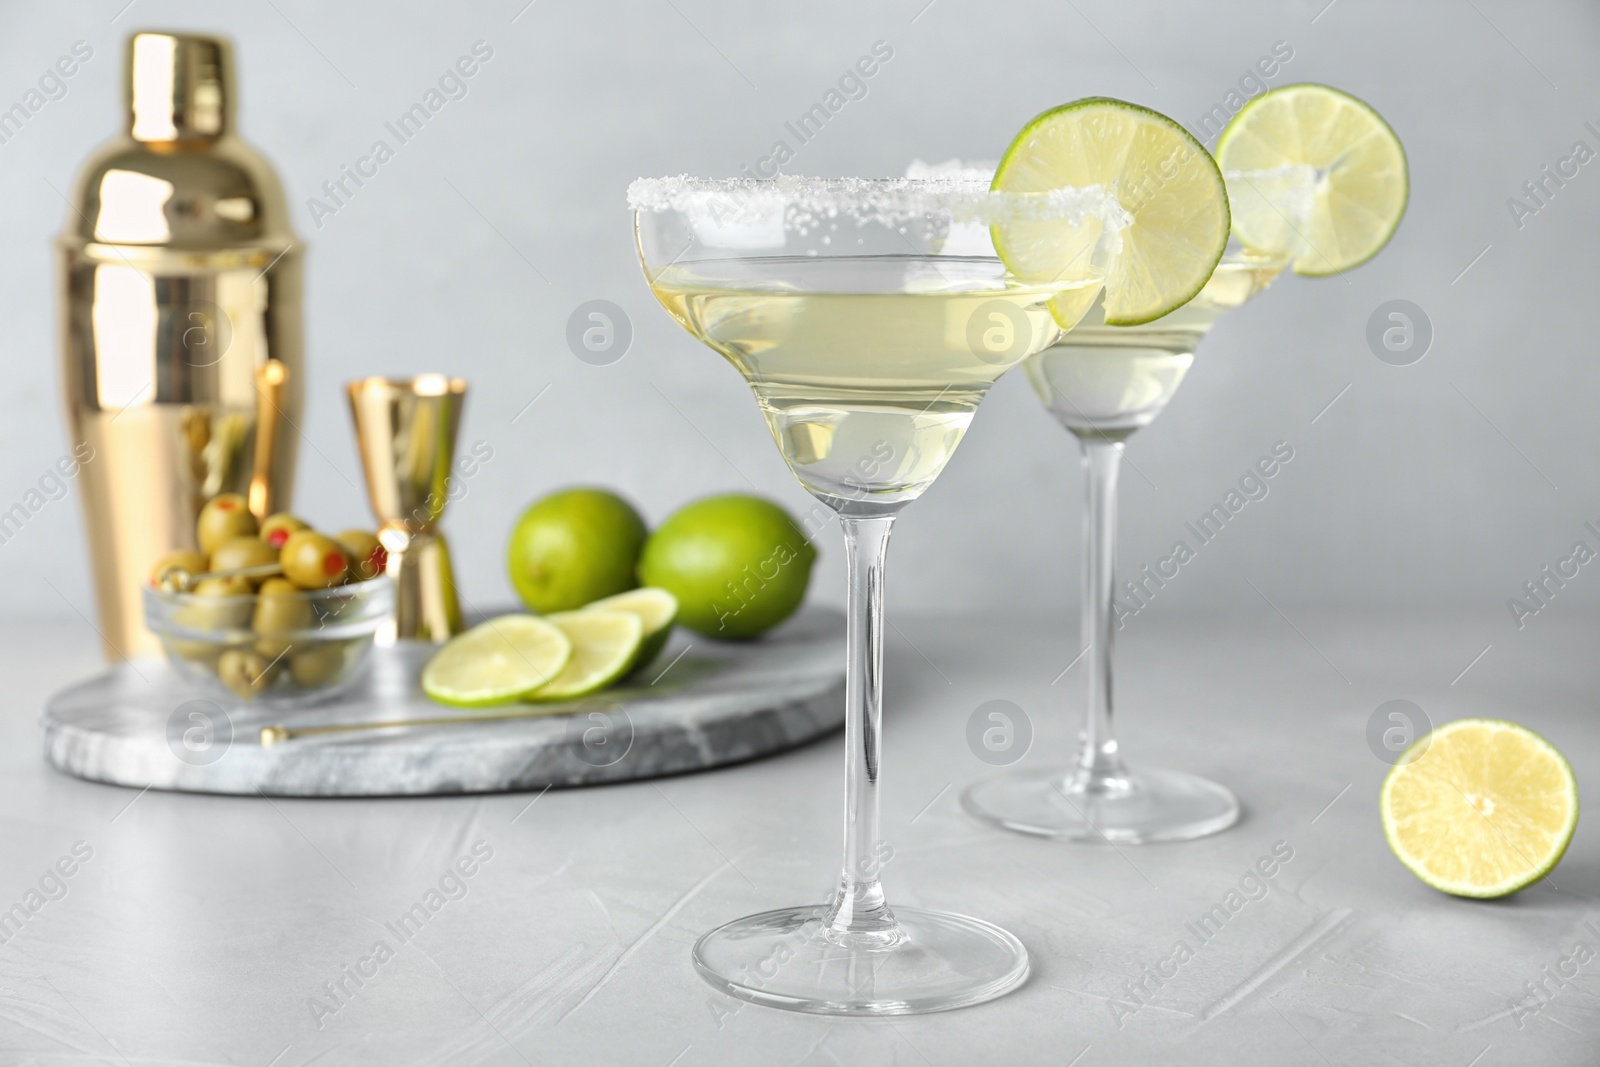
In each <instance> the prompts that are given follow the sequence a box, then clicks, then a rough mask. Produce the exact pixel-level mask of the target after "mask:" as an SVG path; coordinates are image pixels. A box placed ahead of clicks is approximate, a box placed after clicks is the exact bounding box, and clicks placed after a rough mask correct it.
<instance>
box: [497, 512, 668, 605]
mask: <svg viewBox="0 0 1600 1067" xmlns="http://www.w3.org/2000/svg"><path fill="white" fill-rule="evenodd" d="M648 532H649V531H648V530H647V529H646V528H645V524H644V519H642V518H640V517H639V513H638V512H637V511H635V510H634V509H633V505H632V504H629V503H628V502H627V501H626V500H624V499H622V498H621V497H620V496H618V495H617V494H615V493H612V492H608V491H607V490H604V489H589V488H579V489H563V490H561V491H560V492H558V493H551V494H550V495H549V496H547V497H545V498H543V499H542V500H537V501H535V502H534V503H533V505H532V506H531V507H529V508H528V510H527V511H524V512H523V513H522V518H520V519H518V520H517V525H516V526H515V527H513V528H512V530H511V543H510V544H509V545H508V546H507V549H506V565H507V567H508V568H509V569H510V571H511V584H512V586H514V587H515V588H516V590H517V595H518V596H519V597H521V598H522V602H523V603H524V604H526V605H527V606H528V610H530V611H535V612H538V613H539V614H541V615H545V614H549V613H550V612H552V611H575V610H577V609H578V608H581V607H583V606H584V605H585V604H588V603H590V602H591V601H595V600H599V599H600V598H601V597H608V596H613V595H615V594H617V593H623V592H626V591H628V590H629V589H632V588H634V587H635V586H637V585H638V584H639V579H638V576H637V569H638V563H639V551H640V549H641V548H643V547H644V540H645V535H646V534H647V533H648Z"/></svg>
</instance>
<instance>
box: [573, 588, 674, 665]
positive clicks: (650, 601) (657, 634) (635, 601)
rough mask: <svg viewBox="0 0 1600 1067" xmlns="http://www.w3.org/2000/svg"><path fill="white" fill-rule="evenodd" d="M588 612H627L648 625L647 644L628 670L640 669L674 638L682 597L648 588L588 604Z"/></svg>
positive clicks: (642, 645)
mask: <svg viewBox="0 0 1600 1067" xmlns="http://www.w3.org/2000/svg"><path fill="white" fill-rule="evenodd" d="M583 610H584V611H626V612H631V613H632V614H634V615H637V616H639V621H640V622H641V623H643V624H644V641H643V643H642V644H640V645H639V653H638V655H637V656H635V657H634V661H633V664H632V665H631V666H630V667H629V668H628V669H629V670H630V671H631V670H637V669H638V668H640V667H643V666H644V665H645V664H647V663H649V662H650V661H651V660H653V659H655V658H656V656H658V655H660V654H661V650H662V649H663V648H665V647H666V645H667V638H668V637H670V636H671V635H672V624H673V623H674V622H676V621H677V619H678V598H677V597H675V596H673V595H672V594H671V593H669V592H667V591H666V590H665V589H656V588H653V587H651V586H645V587H644V588H643V589H630V590H629V591H628V592H626V593H618V594H617V595H616V596H608V597H606V598H605V599H604V600H596V601H595V602H594V603H593V604H589V605H586V606H585V607H584V609H583Z"/></svg>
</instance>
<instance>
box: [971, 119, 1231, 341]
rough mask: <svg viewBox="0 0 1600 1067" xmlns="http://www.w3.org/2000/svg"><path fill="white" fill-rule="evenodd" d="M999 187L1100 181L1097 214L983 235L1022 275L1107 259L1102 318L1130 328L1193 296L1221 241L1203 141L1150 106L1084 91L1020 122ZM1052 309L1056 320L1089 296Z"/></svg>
mask: <svg viewBox="0 0 1600 1067" xmlns="http://www.w3.org/2000/svg"><path fill="white" fill-rule="evenodd" d="M993 188H994V189H996V190H997V191H1000V192H1005V193H1048V192H1052V191H1056V190H1061V189H1064V188H1074V189H1080V190H1086V189H1091V188H1098V189H1099V190H1101V191H1102V192H1103V193H1104V194H1106V195H1107V196H1108V197H1109V198H1110V200H1109V203H1108V208H1107V209H1106V210H1104V211H1102V212H1101V216H1100V218H1099V220H1098V221H1097V222H1091V223H1089V224H1083V223H1074V222H1072V221H1070V220H1065V219H1050V218H1033V219H1029V218H1014V219H1009V220H1007V221H1004V222H997V223H995V224H994V225H993V226H992V227H991V228H990V232H991V234H992V236H993V237H994V245H995V250H996V251H997V252H998V253H999V254H1000V259H1001V261H1002V262H1004V263H1005V265H1006V267H1007V269H1008V270H1010V271H1011V272H1012V273H1013V274H1015V275H1017V276H1018V277H1019V278H1023V279H1025V280H1028V281H1040V280H1060V279H1063V278H1081V277H1085V276H1087V275H1088V274H1089V273H1090V272H1092V270H1093V269H1095V267H1096V264H1095V263H1094V262H1093V261H1094V260H1095V259H1096V258H1097V257H1101V256H1104V257H1106V258H1108V262H1106V263H1105V264H1104V268H1105V272H1106V273H1105V313H1106V322H1107V323H1108V324H1109V325H1112V326H1136V325H1138V324H1139V323H1142V322H1149V321H1151V320H1152V319H1158V318H1160V317H1161V316H1163V315H1165V314H1167V313H1168V312H1170V311H1174V310H1176V309H1177V308H1179V307H1182V306H1183V305H1184V304H1186V303H1188V302H1189V300H1190V299H1192V298H1193V297H1194V296H1195V294H1196V293H1198V292H1200V290H1201V289H1202V288H1204V287H1205V284H1206V281H1207V280H1208V279H1209V278H1210V277H1211V272H1212V270H1214V269H1215V268H1216V265H1217V261H1218V260H1219V259H1221V258H1222V253H1223V250H1224V249H1225V248H1227V245H1228V196H1227V192H1226V189H1225V187H1224V185H1223V181H1222V172H1221V171H1219V170H1218V169H1217V165H1216V163H1215V161H1213V160H1212V158H1211V156H1210V155H1208V154H1207V153H1206V150H1205V148H1204V147H1203V146H1202V145H1201V144H1200V142H1199V141H1197V140H1195V139H1194V138H1193V137H1192V136H1190V134H1189V133H1188V131H1186V130H1185V129H1184V128H1183V127H1182V126H1180V125H1178V124H1177V123H1176V122H1174V121H1173V120H1171V119H1169V118H1167V117H1166V116H1165V115H1162V114H1160V113H1158V112H1155V111H1151V110H1150V109H1148V108H1143V107H1139V106H1138V105H1136V104H1127V103H1123V102H1122V101H1121V100H1110V99H1107V98H1105V97H1090V98H1088V99H1086V100H1079V101H1077V102H1076V103H1071V104H1065V105H1063V106H1061V107H1058V108H1054V109H1052V110H1050V111H1046V112H1045V113H1044V114H1042V115H1040V116H1039V117H1038V118H1036V119H1034V120H1033V121H1032V122H1030V123H1028V124H1027V125H1026V126H1024V127H1023V129H1022V132H1021V133H1019V134H1017V137H1016V140H1014V141H1012V142H1011V147H1010V148H1008V149H1006V154H1005V156H1004V157H1003V158H1002V159H1001V160H1000V166H999V168H998V169H997V170H996V171H995V176H994V186H993ZM1058 302H1059V303H1060V304H1061V306H1059V307H1057V306H1054V305H1053V306H1052V310H1053V311H1054V312H1055V314H1056V316H1057V319H1058V320H1062V325H1064V326H1065V325H1069V320H1070V323H1075V322H1076V319H1077V318H1081V317H1082V314H1083V312H1085V311H1087V310H1088V308H1089V305H1090V304H1092V303H1093V301H1092V300H1087V301H1085V300H1084V299H1082V294H1076V295H1074V296H1071V297H1068V299H1066V300H1065V301H1059V300H1058Z"/></svg>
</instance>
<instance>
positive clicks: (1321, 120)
mask: <svg viewBox="0 0 1600 1067" xmlns="http://www.w3.org/2000/svg"><path fill="white" fill-rule="evenodd" d="M1217 161H1218V162H1219V163H1221V164H1222V169H1223V171H1224V173H1226V174H1227V176H1228V194H1229V196H1230V197H1231V198H1232V201H1233V232H1234V233H1235V234H1236V235H1237V236H1238V238H1239V241H1240V243H1242V244H1243V245H1244V246H1245V247H1246V248H1250V249H1254V250H1255V251H1257V252H1265V253H1267V254H1268V255H1293V256H1294V272H1295V273H1296V274H1312V275H1322V274H1338V273H1339V272H1340V271H1346V270H1349V269H1350V268H1351V267H1355V266H1359V265H1360V264H1362V263H1365V262H1366V261H1367V260H1369V259H1371V258H1372V257H1373V256H1374V255H1376V254H1377V252H1378V250H1379V249H1380V248H1382V247H1383V246H1384V245H1386V244H1388V243H1389V238H1390V237H1392V236H1394V231H1395V229H1396V228H1397V227H1398V226H1399V225H1400V219H1401V217H1402V216H1404V215H1405V213H1406V196H1407V194H1408V192H1409V189H1410V184H1409V180H1408V177H1407V173H1406V151H1405V149H1404V148H1402V147H1401V145H1400V138H1398V137H1396V136H1395V133H1394V130H1392V129H1390V128H1389V124H1388V123H1387V122H1384V121H1383V117H1382V116H1380V115H1379V114H1378V113H1377V112H1376V111H1374V110H1372V108H1370V107H1368V106H1367V105H1366V104H1364V103H1362V102H1361V101H1360V100H1357V99H1356V98H1355V97H1353V96H1351V95H1350V94H1349V93H1342V92H1340V91H1339V90H1337V89H1330V88H1328V87H1327V86H1326V85H1285V86H1284V87H1283V88H1281V89H1274V90H1272V91H1271V92H1268V93H1263V94H1261V95H1260V96H1258V97H1256V98H1255V99H1254V100H1252V101H1250V102H1249V103H1248V104H1246V105H1245V106H1244V108H1243V110H1241V111H1240V112H1239V113H1238V114H1237V115H1235V116H1234V117H1233V121H1232V122H1230V123H1228V126H1227V128H1226V129H1224V130H1223V131H1222V136H1221V137H1220V138H1218V140H1217Z"/></svg>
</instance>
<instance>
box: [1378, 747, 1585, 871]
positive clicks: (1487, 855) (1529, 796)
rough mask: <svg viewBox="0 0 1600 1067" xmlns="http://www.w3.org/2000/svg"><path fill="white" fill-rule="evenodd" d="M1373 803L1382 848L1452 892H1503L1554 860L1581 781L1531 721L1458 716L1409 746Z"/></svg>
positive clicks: (1569, 827)
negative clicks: (1382, 836) (1524, 724)
mask: <svg viewBox="0 0 1600 1067" xmlns="http://www.w3.org/2000/svg"><path fill="white" fill-rule="evenodd" d="M1413 752H1415V753H1418V755H1416V756H1414V757H1412V756H1411V753H1413ZM1408 757H1409V758H1408ZM1379 808H1380V809H1381V810H1382V812H1383V832H1384V834H1385V836H1387V837H1388V839H1389V847H1390V848H1392V849H1393V850H1394V854H1395V855H1396V856H1398V857H1400V862H1401V863H1404V864H1405V865H1406V866H1407V867H1409V868H1410V869H1411V873H1412V874H1414V875H1416V876H1417V877H1418V878H1420V879H1422V880H1423V881H1424V882H1426V883H1428V884H1429V885H1431V886H1433V888H1435V889H1439V890H1442V891H1444V892H1446V893H1453V894H1454V895H1456V896H1458V897H1503V896H1505V895H1506V894H1508V893H1515V892H1516V891H1517V890H1519V889H1521V888H1523V887H1524V886H1528V885H1531V884H1532V883H1534V882H1536V881H1538V880H1539V879H1540V878H1543V877H1544V876H1545V875H1546V874H1549V873H1550V871H1551V870H1553V869H1554V868H1555V865H1556V864H1557V863H1558V862H1559V861H1560V860H1561V854H1562V853H1563V852H1565V851H1566V850H1567V842H1569V841H1571V840H1572V831H1573V830H1574V829H1575V828H1576V827H1577V825H1578V786H1577V782H1576V781H1574V779H1573V777H1572V767H1571V765H1569V764H1568V763H1567V761H1566V759H1565V758H1564V757H1563V756H1562V755H1561V753H1560V752H1557V751H1556V750H1555V748H1554V746H1552V745H1551V744H1550V743H1549V742H1548V741H1546V740H1545V739H1544V738H1542V737H1540V736H1539V735H1538V734H1536V733H1534V732H1533V731H1532V730H1528V729H1525V728H1523V727H1521V726H1518V725H1517V724H1516V723H1512V722H1500V721H1497V720H1495V719H1461V720H1458V721H1456V722H1452V723H1449V724H1447V725H1445V726H1441V727H1439V728H1438V729H1437V730H1434V731H1433V732H1432V733H1430V734H1426V735H1424V736H1423V737H1421V738H1419V739H1418V740H1417V741H1416V743H1415V744H1413V745H1412V747H1411V748H1410V749H1408V750H1407V753H1406V755H1405V756H1402V757H1401V760H1400V762H1399V763H1397V764H1396V765H1395V767H1394V769H1393V770H1391V771H1390V772H1389V776H1388V777H1387V778H1385V779H1384V781H1383V793H1382V796H1381V797H1380V800H1379Z"/></svg>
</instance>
